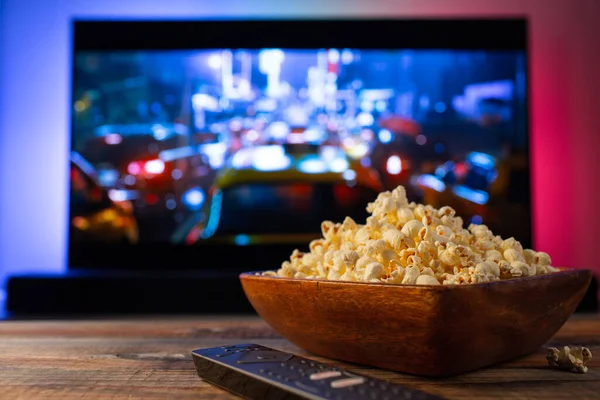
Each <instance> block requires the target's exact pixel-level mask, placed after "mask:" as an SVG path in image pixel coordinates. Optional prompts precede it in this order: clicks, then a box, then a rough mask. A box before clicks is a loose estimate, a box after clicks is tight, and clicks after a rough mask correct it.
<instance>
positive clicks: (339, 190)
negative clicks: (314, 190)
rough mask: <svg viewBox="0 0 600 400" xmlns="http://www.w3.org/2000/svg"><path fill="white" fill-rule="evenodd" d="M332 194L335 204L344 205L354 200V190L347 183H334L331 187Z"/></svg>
mask: <svg viewBox="0 0 600 400" xmlns="http://www.w3.org/2000/svg"><path fill="white" fill-rule="evenodd" d="M333 195H334V196H335V202H336V204H337V205H339V206H342V207H346V206H349V205H351V204H352V203H353V202H354V199H355V197H356V194H355V192H354V190H353V189H352V188H351V187H349V186H347V185H335V186H334V187H333Z"/></svg>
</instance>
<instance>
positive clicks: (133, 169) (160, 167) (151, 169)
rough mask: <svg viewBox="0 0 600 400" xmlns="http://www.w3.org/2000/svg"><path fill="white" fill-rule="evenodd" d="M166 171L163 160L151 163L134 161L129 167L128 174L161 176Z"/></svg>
mask: <svg viewBox="0 0 600 400" xmlns="http://www.w3.org/2000/svg"><path fill="white" fill-rule="evenodd" d="M164 171H165V163H164V161H163V160H159V159H156V160H150V161H145V162H144V161H134V162H132V163H129V165H128V166H127V172H128V173H129V174H131V175H140V174H142V173H143V174H145V175H150V176H153V175H160V174H162V173H163V172H164Z"/></svg>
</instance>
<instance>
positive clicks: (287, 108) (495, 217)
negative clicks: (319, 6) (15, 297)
mask: <svg viewBox="0 0 600 400" xmlns="http://www.w3.org/2000/svg"><path fill="white" fill-rule="evenodd" d="M72 33H73V54H72V68H73V69H72V72H73V73H72V101H71V108H70V109H71V121H72V123H71V152H70V160H68V162H69V163H70V196H69V221H68V224H69V240H68V245H69V251H68V254H69V268H71V269H72V270H86V269H87V270H105V271H130V270H138V271H139V270H142V271H148V270H152V271H163V272H169V271H183V270H187V271H190V270H191V271H208V272H210V271H233V272H241V271H252V270H264V269H274V268H278V267H279V265H280V264H281V262H282V261H284V260H286V259H288V258H289V255H290V254H291V252H292V250H293V249H295V248H298V249H300V250H306V249H307V248H308V243H309V242H310V241H311V240H312V239H315V238H318V237H319V236H320V235H321V232H320V226H321V221H323V220H332V221H336V222H341V221H342V220H343V219H344V217H345V216H351V217H353V218H354V219H356V220H357V221H358V222H362V223H364V220H365V218H366V216H367V213H366V210H365V208H366V206H367V203H368V202H370V201H372V200H374V199H375V197H376V196H377V194H378V193H379V192H381V191H384V190H391V189H393V188H395V187H397V186H398V185H403V186H404V187H405V188H406V190H407V193H408V196H409V199H410V200H412V201H416V202H421V203H426V204H432V205H434V206H436V207H441V206H442V205H450V206H452V207H453V208H454V209H456V211H457V213H458V214H459V215H461V216H462V217H463V218H464V220H465V224H469V223H476V224H481V223H483V224H486V225H488V226H489V227H490V228H491V229H492V230H493V231H494V232H495V233H496V234H499V235H502V236H503V237H515V238H516V239H517V240H519V241H521V243H523V245H524V246H526V247H529V246H531V241H532V238H531V196H530V173H529V170H530V162H529V135H528V74H527V71H528V67H527V24H526V21H525V20H524V19H476V20H473V19H469V20H461V19H458V20H457V19H453V20H443V19H394V20H392V19H378V20H372V19H370V20H364V19H363V20H361V19H356V20H326V19H313V20H275V19H270V20H208V21H206V20H204V21H181V20H177V21H118V20H105V21H90V20H77V21H75V22H74V24H73V32H72ZM65 222H67V221H65Z"/></svg>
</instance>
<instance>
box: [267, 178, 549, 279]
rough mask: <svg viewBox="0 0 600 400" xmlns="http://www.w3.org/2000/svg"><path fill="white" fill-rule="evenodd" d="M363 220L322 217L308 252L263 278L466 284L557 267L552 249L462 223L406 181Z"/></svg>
mask: <svg viewBox="0 0 600 400" xmlns="http://www.w3.org/2000/svg"><path fill="white" fill-rule="evenodd" d="M367 211H368V212H369V213H371V215H370V216H369V217H368V218H367V220H366V221H365V224H360V223H358V222H356V221H354V220H353V219H352V218H350V217H346V218H345V219H344V221H343V222H342V223H334V222H332V221H323V222H322V224H321V232H322V234H323V237H322V238H321V239H317V240H313V241H312V242H310V244H309V252H308V253H302V252H300V251H299V250H294V251H293V252H292V254H291V256H290V259H289V261H284V262H283V263H282V264H281V267H280V268H279V269H278V270H277V271H266V272H264V273H263V275H265V276H272V277H282V278H296V279H327V280H337V281H348V282H381V283H387V284H393V285H400V284H404V285H414V284H416V285H463V284H471V283H480V282H492V281H497V280H504V279H511V278H518V277H527V276H537V275H545V274H550V273H553V272H556V271H557V269H556V268H554V267H552V266H551V262H552V261H551V258H550V256H549V255H548V254H547V253H544V252H537V251H534V250H531V249H523V246H522V245H521V243H519V242H518V241H517V240H515V239H514V238H508V239H502V238H501V237H500V236H497V235H494V234H493V232H492V231H491V230H490V229H489V228H488V227H487V226H486V225H475V224H470V225H469V226H468V227H467V228H465V227H464V225H463V220H462V218H461V217H459V216H457V215H456V211H455V210H454V209H452V207H449V206H444V207H441V208H440V209H439V210H437V209H435V208H434V207H432V206H430V205H423V204H416V203H414V202H411V203H409V202H408V200H407V198H406V191H405V190H404V187H402V186H398V187H397V188H396V189H394V190H392V191H391V192H389V191H388V192H382V193H380V194H379V195H378V196H377V199H376V200H375V201H374V202H372V203H369V204H368V205H367Z"/></svg>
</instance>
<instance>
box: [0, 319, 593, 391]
mask: <svg viewBox="0 0 600 400" xmlns="http://www.w3.org/2000/svg"><path fill="white" fill-rule="evenodd" d="M466 340H468V339H466ZM241 342H254V343H259V344H262V345H265V346H269V347H273V348H276V349H280V350H286V351H290V352H294V353H297V354H301V355H303V356H306V357H310V358H313V359H316V360H321V361H328V360H326V359H323V358H319V357H314V356H311V355H310V354H307V353H306V352H304V351H302V350H300V349H298V348H297V347H295V346H293V345H291V344H290V343H289V342H287V341H286V340H284V339H282V338H281V337H280V336H279V335H278V334H276V333H275V332H273V331H272V330H271V329H270V328H269V327H268V326H267V325H266V324H265V323H264V322H262V321H261V320H260V319H258V318H251V317H239V318H236V317H223V318H216V317H212V318H187V319H184V318H178V319H173V318H170V319H169V318H163V319H156V320H148V319H136V320H131V319H128V320H110V321H5V322H0V399H2V400H11V399H79V398H90V399H138V398H139V399H142V398H143V399H205V398H209V399H233V398H235V397H234V396H232V395H230V394H228V393H226V392H224V391H222V390H220V389H217V388H214V387H212V386H210V385H209V384H207V383H205V382H203V381H202V380H200V379H199V378H198V377H197V375H196V372H195V370H194V366H193V363H192V360H191V356H190V352H191V350H193V349H196V348H201V347H211V346H219V345H224V344H232V343H241ZM547 345H549V346H555V347H557V346H563V345H583V346H587V347H589V348H590V349H591V350H592V353H593V355H594V356H595V358H593V359H592V360H591V362H590V364H588V365H589V367H590V369H589V372H588V373H587V374H575V373H570V372H563V371H558V370H554V369H551V368H550V367H548V366H547V362H546V360H545V355H546V353H545V351H544V349H543V348H540V349H539V351H537V353H535V354H532V355H530V356H527V357H525V358H521V359H518V360H515V361H512V362H508V363H504V364H501V365H499V366H496V367H492V368H488V369H483V370H480V371H476V372H472V373H468V374H463V375H459V376H457V377H454V378H447V379H427V378H418V377H414V376H410V375H403V374H399V373H394V372H390V371H384V370H378V369H372V368H365V367H361V366H357V365H352V364H346V363H341V362H335V361H334V362H332V363H333V364H335V365H338V366H341V367H343V368H347V369H350V370H353V371H355V372H359V373H364V374H366V375H371V376H374V377H378V378H381V379H385V380H389V381H392V382H396V383H401V384H404V385H407V386H411V387H414V388H419V389H421V390H425V391H428V392H430V393H435V394H439V395H442V396H445V397H446V398H449V399H469V400H474V399H572V400H576V399H577V400H578V399H600V317H599V316H597V315H593V316H589V315H587V316H581V315H576V316H574V317H572V318H571V319H570V320H569V321H568V322H567V323H566V324H565V326H563V328H562V329H561V330H560V331H559V332H558V333H557V334H556V335H555V336H554V337H553V338H552V339H551V340H550V341H549V342H548V343H547ZM474 351H475V350H474Z"/></svg>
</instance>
